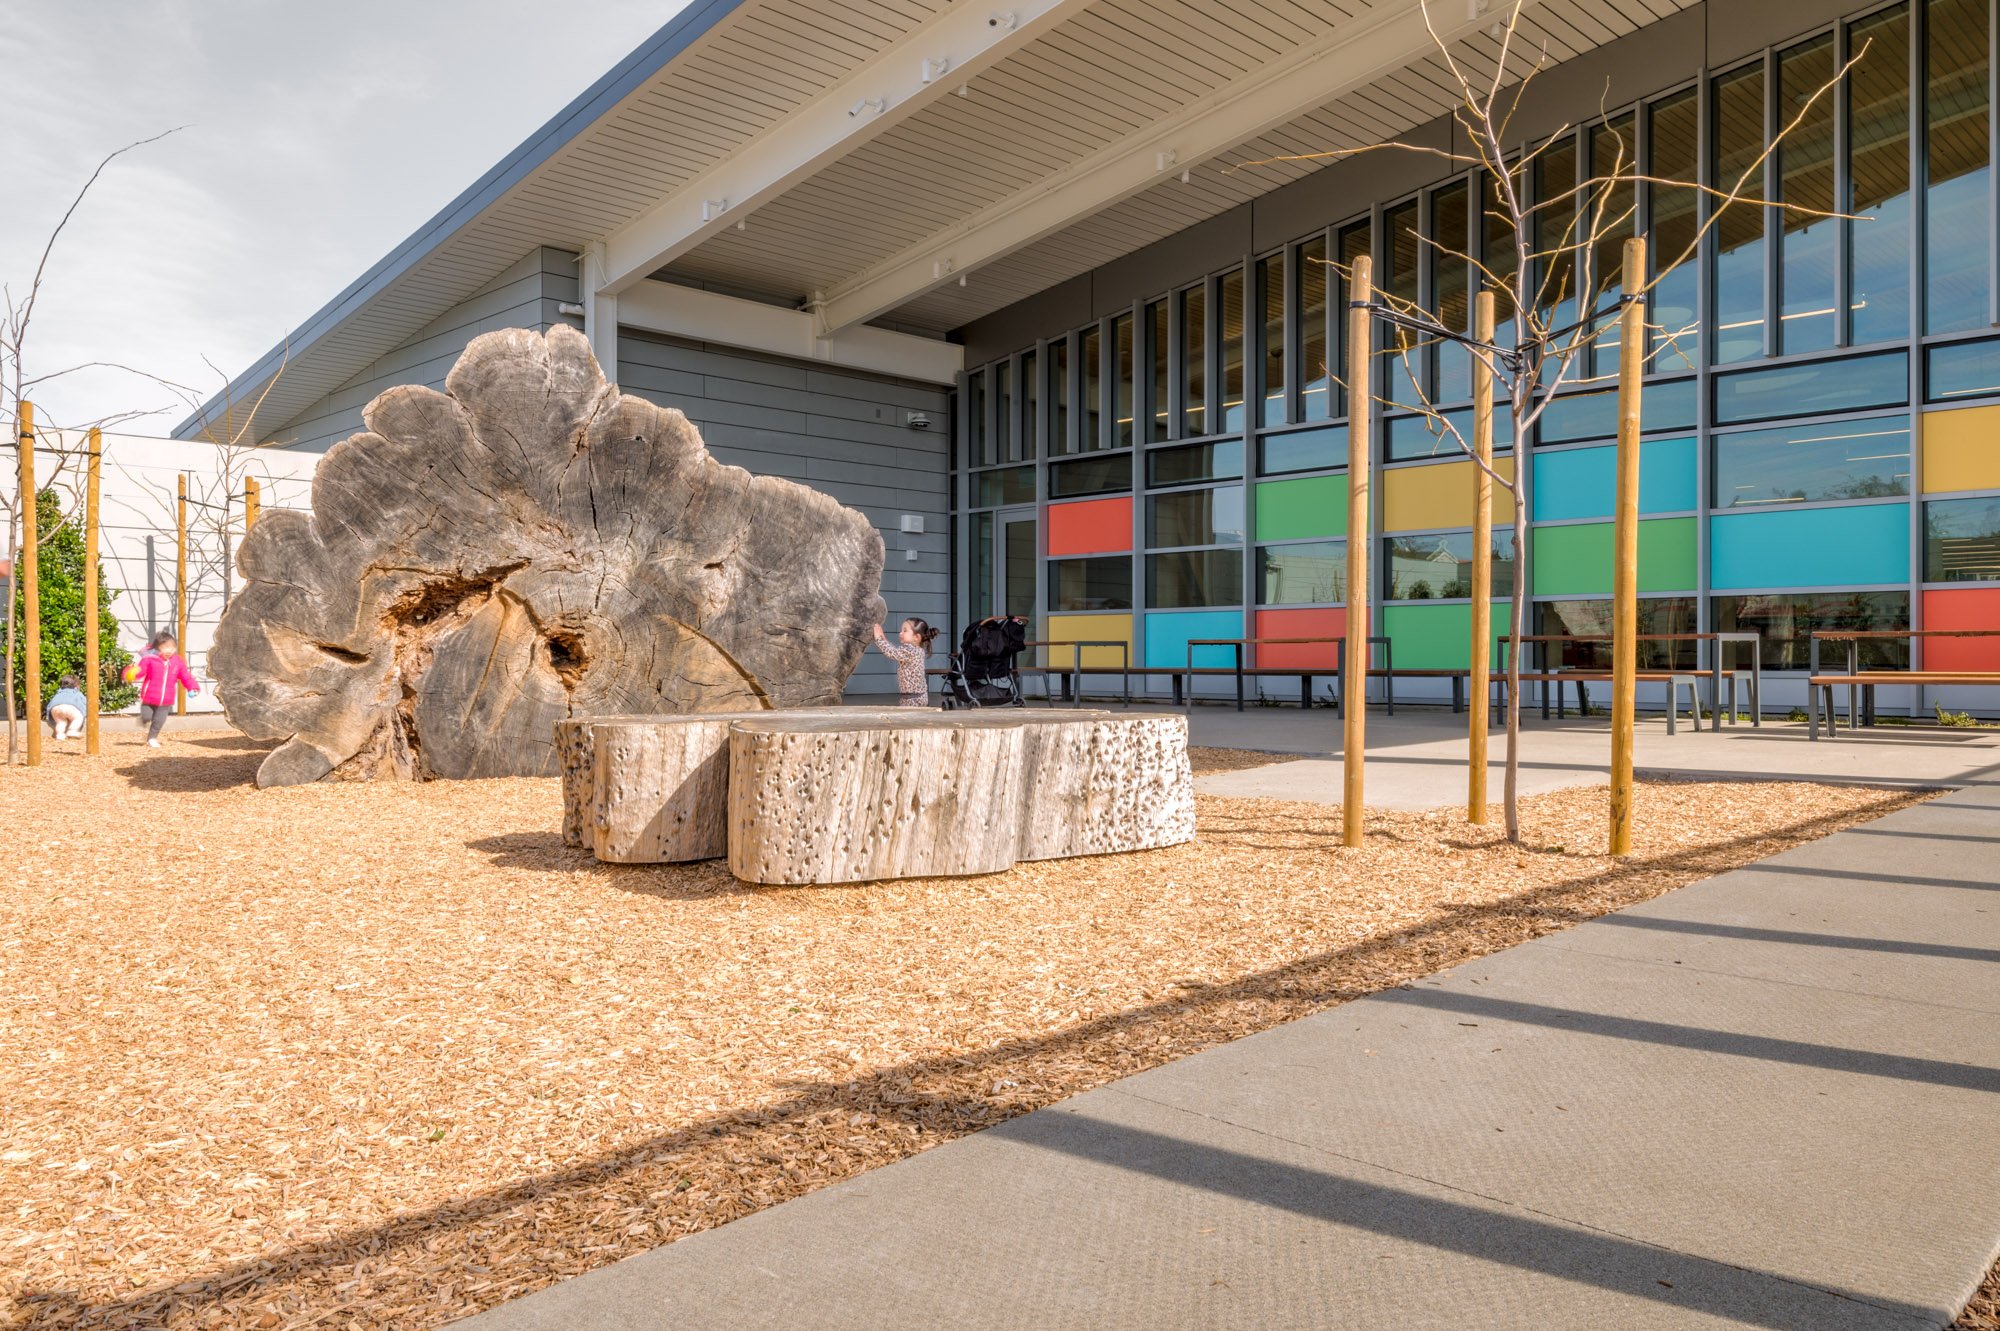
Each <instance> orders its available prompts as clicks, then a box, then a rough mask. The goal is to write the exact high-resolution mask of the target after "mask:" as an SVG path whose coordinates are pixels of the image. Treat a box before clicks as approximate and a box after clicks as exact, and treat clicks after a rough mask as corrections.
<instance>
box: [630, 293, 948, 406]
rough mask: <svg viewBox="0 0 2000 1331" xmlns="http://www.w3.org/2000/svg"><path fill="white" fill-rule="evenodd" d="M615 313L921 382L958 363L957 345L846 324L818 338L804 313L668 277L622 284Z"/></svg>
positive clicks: (649, 328) (655, 326)
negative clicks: (661, 279) (703, 289)
mask: <svg viewBox="0 0 2000 1331" xmlns="http://www.w3.org/2000/svg"><path fill="white" fill-rule="evenodd" d="M617 311H618V315H617V317H618V322H619V324H620V325H622V326H623V327H626V328H632V329H638V330H641V331H644V332H651V333H665V334H668V335H669V336H672V337H685V338H690V339H693V340H696V341H701V342H712V343H715V344H717V345H720V346H727V347H740V348H743V349H745V350H749V351H761V352H765V353H767V354H769V355H773V356H785V357H788V358H790V359H793V360H802V361H816V362H818V363H820V364H823V365H827V366H831V367H838V368H842V369H849V370H863V371H866V372H868V373H870V374H883V375H890V376H892V377H894V378H898V379H915V380H918V381H920V382H922V383H931V384H953V383H956V382H957V380H958V375H959V372H960V371H961V370H963V369H964V368H965V348H963V347H961V346H958V345H957V344H956V343H952V342H943V341H938V340H936V339H933V338H928V337H915V336H912V335H911V334H908V333H898V332H894V331H892V330H890V329H887V328H848V329H844V330H842V331H841V332H839V333H835V334H833V335H832V336H821V335H820V332H819V330H818V328H817V326H816V325H815V323H814V320H813V316H812V315H810V314H808V313H807V312H805V311H804V310H790V309H786V308H785V307H784V306H782V305H765V304H763V303H761V302H759V301H754V300H743V299H741V298H739V297H736V296H725V295H721V294H719V293H717V292H714V291H702V290H699V289H697V288H695V287H684V286H676V285H674V284H673V283H671V282H640V283H638V284H637V285H635V286H630V287H627V288H626V289H625V290H624V291H622V292H620V293H619V294H618V298H617Z"/></svg>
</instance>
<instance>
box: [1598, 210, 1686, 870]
mask: <svg viewBox="0 0 2000 1331" xmlns="http://www.w3.org/2000/svg"><path fill="white" fill-rule="evenodd" d="M1645 284H1646V242H1645V241H1644V240H1641V239H1640V238H1638V237H1636V236H1634V237H1633V238H1632V239H1630V240H1627V241H1626V242H1625V280H1624V292H1625V308H1624V309H1623V310H1621V311H1620V312H1619V317H1618V489H1617V496H1616V501H1615V506H1614V507H1613V509H1612V512H1613V514H1614V523H1615V525H1614V527H1613V532H1612V561H1611V853H1612V854H1613V855H1630V854H1631V853H1632V740H1633V735H1632V726H1633V710H1634V692H1635V690H1636V688H1637V678H1636V677H1637V674H1638V668H1639V639H1638V633H1639V381H1640V378H1641V376H1642V375H1643V374H1644V373H1645V368H1646V366H1645V358H1646V307H1645V304H1644V302H1643V301H1640V300H1637V299H1634V294H1633V293H1635V292H1639V291H1643V290H1644V289H1645ZM1667 705H1668V706H1670V707H1671V706H1672V705H1673V700H1672V699H1671V698H1669V699H1668V700H1667Z"/></svg>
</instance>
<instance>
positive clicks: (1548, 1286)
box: [461, 785, 2000, 1331]
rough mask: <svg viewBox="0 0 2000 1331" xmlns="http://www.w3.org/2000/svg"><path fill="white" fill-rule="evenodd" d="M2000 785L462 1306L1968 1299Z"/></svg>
mask: <svg viewBox="0 0 2000 1331" xmlns="http://www.w3.org/2000/svg"><path fill="white" fill-rule="evenodd" d="M1996 850H2000V788H1996V787H1995V786H1992V785H1977V786H1973V787H1970V788H1968V789H1966V790H1963V791H1960V792H1958V793H1955V794H1952V795H1949V796H1946V797H1943V798H1941V799H1939V800H1937V801H1934V802H1932V803H1929V804H1926V805H1922V806H1919V807H1917V808H1913V809H1909V810H1905V811H1903V812H1901V813H1897V814H1893V815H1891V816H1889V817H1887V818H1884V819H1881V820H1879V821H1878V822H1875V823H1872V824H1869V825H1867V826H1865V827H1860V828H1856V829H1853V830H1850V831H1847V832H1841V833H1838V834H1836V835H1835V836H1833V837H1830V838H1828V839H1826V840H1823V841H1819V842H1815V843H1813V844H1811V845H1807V846H1803V847H1800V848H1798V849H1796V850H1793V851H1790V852H1787V853H1785V854H1782V855H1779V856H1776V857H1774V858H1772V859H1770V860H1768V861H1765V862H1763V863H1760V864H1758V865H1755V866H1753V867H1750V868H1746V869H1740V870H1736V871H1734V872H1731V873H1727V874H1724V875H1722V876H1720V877H1717V878H1713V879H1710V880H1708V881H1706V882H1703V883H1699V884H1696V885H1694V886H1691V887H1687V888H1683V889H1681V890H1680V891H1677V892H1673V893H1669V894H1668V895H1667V896H1665V897H1662V898H1660V899H1658V900H1656V901H1653V902H1650V903H1647V904H1645V905H1642V906H1638V907H1634V908H1632V909H1629V910H1625V911H1621V912H1619V913H1617V914H1615V915H1611V916H1606V917H1604V918H1602V919H1599V920H1595V921H1592V922H1589V923H1585V924H1582V925H1579V926H1577V927H1576V928H1573V929H1570V930H1567V931H1565V932H1563V933H1559V934H1555V935H1552V936H1550V937H1548V938H1544V939H1541V940H1538V941H1536V942H1532V943H1528V944H1525V945H1523V946H1520V947H1516V948H1513V949H1511V950H1509V951H1506V952H1502V953H1498V954H1496V955H1494V956H1491V957H1487V958H1484V959H1482V960H1479V961H1476V962H1470V963H1467V964H1466V965H1464V966H1461V967H1459V968H1458V969H1456V970H1454V971H1450V972H1446V973H1444V974H1442V975H1438V976H1434V977H1432V978H1430V979H1428V980H1426V981H1423V982H1421V983H1419V984H1417V985H1414V986H1410V987H1407V988H1404V989H1398V990H1391V991H1388V992H1385V993H1382V994H1378V995H1375V996H1373V997H1370V998H1365V999H1361V1000H1358V1001H1356V1002H1352V1003H1349V1004H1346V1005H1345V1006H1342V1007H1339V1008H1335V1009H1332V1010H1330V1011H1328V1012H1325V1013H1322V1014H1320V1015H1317V1016H1314V1017H1309V1018H1306V1019H1304V1020H1301V1021H1297V1022H1293V1023H1291V1024H1290V1025H1287V1026H1283V1027H1280V1028H1278V1029H1275V1030H1272V1031H1268V1032H1265V1033H1264V1034H1261V1035H1256V1036H1252V1037H1250V1038H1248V1039H1244V1040H1239V1041H1236V1042H1235V1043H1233V1044H1229V1045H1226V1046H1223V1047H1221V1048H1218V1049H1214V1050H1211V1051H1209V1052H1207V1053H1203V1054H1198V1055H1195V1056H1194V1057H1191V1058H1187V1059H1183V1060H1181V1061H1179V1062H1177V1063H1173V1064H1169V1065H1167V1066H1165V1067H1162V1068H1158V1069H1155V1070H1154V1071H1151V1072H1147V1073H1143V1074H1140V1075H1138V1076H1135V1077H1129V1078H1127V1079H1125V1080H1123V1081H1119V1082H1116V1083H1113V1084H1112V1085H1109V1086H1107V1087H1104V1088H1102V1089H1100V1090H1097V1091H1093V1092H1090V1093H1088V1094H1085V1095H1081V1096H1078V1097H1076V1098H1074V1099H1072V1100H1069V1101H1066V1102H1064V1103H1062V1104H1060V1105H1057V1106H1054V1107H1052V1108H1050V1109H1046V1110H1043V1111H1041V1112H1038V1113H1034V1114H1030V1115H1027V1116H1025V1117H1023V1118H1020V1119H1016V1120H1014V1121H1013V1122H1011V1123H1008V1124H1005V1125H1002V1126H1001V1127H998V1128H994V1129H992V1130H990V1131H987V1132H982V1133H979V1134H976V1135H974V1136H971V1137H967V1138H964V1139H961V1140H959V1141H955V1142H951V1143H948V1144H946V1145H943V1146H940V1147H937V1148H935V1149H933V1150H931V1151H928V1152H926V1153H925V1154H923V1155H920V1156H917V1157H914V1158H912V1159H909V1160H906V1161H903V1162H901V1163H898V1164H893V1165H889V1166H887V1167H885V1168H882V1169H878V1170H875V1171H873V1172H870V1173H868V1174H865V1175H862V1176H860V1177H858V1178H855V1179H852V1180H850V1181H848V1182H846V1183H842V1184H838V1185H835V1186H833V1187H830V1188H826V1189H824V1190H822V1191H820V1192H817V1193H814V1194H811V1195H809V1196H806V1197H803V1198H800V1199H798V1200H796V1201H792V1202H788V1203H785V1204H783V1205H780V1206H777V1207H773V1208H772V1209H770V1210H768V1211H764V1212H761V1213H759V1214H756V1215H753V1216H750V1217H748V1218H746V1219H743V1220H739V1221H736V1222H735V1223H733V1224H730V1225H726V1226H724V1227H722V1228H720V1229H717V1230H713V1231H710V1232H707V1233H703V1234H697V1235H695V1236H693V1237H691V1238H687V1239H683V1240H681V1241H680V1242H678V1243H675V1244H672V1245H671V1246H668V1247H666V1248H662V1249H659V1250H657V1251H654V1252H651V1253H647V1254H644V1255H642V1256H639V1257H635V1258H632V1259H629V1260H627V1261H624V1262H621V1263H619V1264H617V1265H615V1266H611V1267H608V1268H606V1269H604V1270H602V1271H599V1272H595V1273H593V1274H591V1275H587V1276H584V1277H582V1278H580V1279H577V1280H573V1281H570V1282H568V1283H566V1284H563V1285H559V1286H556V1287H555V1288H552V1289H550V1290H547V1291H544V1292H543V1293H541V1294H537V1295H532V1296H529V1297H527V1298H524V1299H521V1300H519V1301H517V1302H515V1303H512V1304H508V1305H505V1306H503V1307H501V1308H498V1309H495V1310H494V1311H492V1312H489V1313H486V1314H483V1315H481V1316H479V1317H476V1318H472V1319H469V1320H468V1321H467V1322H464V1323H461V1325H462V1326H465V1327H467V1328H470V1329H474V1331H556V1329H557V1328H562V1329H563V1331H570V1329H572V1328H663V1329H664V1328H675V1329H676V1331H684V1329H692V1328H703V1327H717V1328H720V1327H730V1328H744V1327H813V1328H819V1329H823V1331H833V1329H835V1328H902V1327H908V1328H919V1327H923V1328H929V1327H949V1328H959V1327H965V1328H973V1327H977V1328H1012V1327H1019V1328H1068V1327H1076V1328H1093V1329H1098V1328H1133V1329H1134V1331H1137V1329H1139V1328H1145V1329H1146V1331H1159V1329H1162V1328H1181V1327H1186V1328H1196V1327H1202V1328H1214V1327H1228V1328H1236V1327H1242V1328H1253V1327H1254V1328H1294V1327H1296V1328H1307V1327H1312V1328H1357V1329H1359V1328H1367V1329H1368V1331H1376V1329H1378V1328H1394V1329H1396V1331H1402V1329H1404V1328H1428V1327H1436V1328H1466V1327H1479V1328H1534V1329H1536V1331H1542V1329H1543V1328H1570V1327H1574V1328H1589V1329H1590V1331H1611V1329H1613V1328H1626V1327H1647V1328H1654V1327H1658V1328H1694V1327H1704V1328H1713V1327H1746V1326H1747V1327H1769V1328H1797V1329H1798V1331H1839V1329H1842V1328H1915V1327H1938V1326H1941V1325H1943V1324H1944V1323H1946V1322H1948V1321H1950V1320H1951V1318H1952V1317H1953V1316H1954V1315H1955V1314H1956V1312H1957V1310H1958V1308H1959V1306H1960V1305H1961V1303H1962V1302H1963V1300H1964V1299H1965V1298H1966V1297H1968V1296H1969V1295H1970V1293H1971V1291H1972V1290H1973V1289H1974V1288H1975V1286H1976V1285H1977V1283H1978V1281H1979V1279H1980V1278H1981V1276H1982V1275H1983V1274H1984V1272H1985V1270H1986V1268H1987V1266H1988V1265H1989V1264H1990V1263H1991V1261H1992V1260H1993V1258H1994V1255H1995V1249H1996V1246H2000V855H1996V853H1995V851H1996Z"/></svg>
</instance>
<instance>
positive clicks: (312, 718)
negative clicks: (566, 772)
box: [210, 328, 884, 785]
mask: <svg viewBox="0 0 2000 1331" xmlns="http://www.w3.org/2000/svg"><path fill="white" fill-rule="evenodd" d="M445 389H446V391H445V392H443V393H439V392H436V391H434V390H431V389H428V388H422V387H415V386H406V387H399V388H393V389H390V390H389V391H388V392H386V393H383V394H382V395H381V396H380V397H377V398H376V399H375V400H374V401H373V402H371V403H370V404H369V406H368V408H367V410H366V411H365V413H364V417H365V419H366V421H367V425H368V429H367V430H366V431H365V432H364V433H361V434H357V435H355V436H353V437H352V438H350V439H348V440H347V441H345V442H344V443H341V444H339V445H336V446H335V447H334V448H333V450H332V451H330V452H329V453H328V454H327V455H326V457H325V459H324V460H322V462H321V463H320V466H319V469H318V472H317V474H316V475H315V477H314V480H313V511H312V514H311V516H310V517H308V516H306V515H303V514H298V513H287V512H272V513H267V514H264V515H263V516H262V518H261V519H260V521H259V522H258V523H257V525H256V527H255V528H254V529H252V531H251V532H250V533H249V535H248V536H247V537H246V538H245V540H244V542H243V545H242V548H241V552H240V554H239V557H238V562H239V567H240V569H241V571H242V573H243V575H244V577H245V578H246V580H247V586H245V587H244V589H243V590H242V591H240V592H238V593H237V594H236V595H235V596H234V597H232V599H231V602H230V605H229V608H228V609H227V611H225V613H224V616H223V620H222V624H221V625H220V627H219V628H218V630H217V634H216V641H215V648H214V651H213V653H212V654H211V656H210V670H211V672H212V674H213V675H214V677H215V679H216V682H217V686H218V692H219V693H220V695H221V698H222V702H223V706H224V709H225V711H226V712H227V713H228V716H229V719H230V721H231V723H232V724H233V725H235V726H236V727H237V728H238V729H240V730H242V731H243V732H244V733H246V734H248V735H250V736H252V737H253V738H258V739H271V740H282V741H284V743H282V744H281V745H280V747H279V748H277V749H276V750H275V751H274V752H273V753H272V754H271V756H270V758H269V759H267V760H266V762H265V764H264V766H263V767H262V768H261V769H260V771H259V773H258V782H259V784H260V785H279V784H291V783H295V782H299V781H313V780H320V779H324V778H328V777H335V778H360V779H368V778H378V777H405V778H415V779H426V778H432V777H481V776H514V775H548V774H552V773H554V772H556V771H557V770H558V769H559V767H560V766H561V765H562V759H561V758H560V756H559V755H558V753H557V750H556V743H555V734H554V723H555V722H557V721H559V720H564V719H568V718H572V717H588V716H596V715H611V714H635V713H654V714H657V713H697V712H698V713H706V712H720V711H743V710H754V709H764V708H773V707H802V706H812V705H819V704H828V703H832V702H834V701H836V700H837V699H838V698H839V696H840V691H841V688H842V686H843V685H844V684H845V682H846V680H847V677H848V676H849V675H850V674H851V673H852V672H853V670H854V666H855V664H856V663H857V661H858V660H859V658H860V655H861V652H862V650H863V648H864V647H865V646H866V645H867V640H868V631H869V626H870V625H872V624H875V623H878V622H879V621H880V619H881V617H882V614H883V609H884V607H883V603H882V600H881V598H880V596H879V595H877V591H878V588H879V586H880V582H881V571H882V541H881V538H880V536H878V535H877V534H876V532H875V531H874V530H873V529H872V527H870V525H869V523H868V521H867V519H866V518H865V517H864V516H862V515H861V514H859V513H857V512H854V511H853V510H851V509H847V508H844V507H842V506H841V505H839V504H838V503H836V502H834V501H833V500H832V499H830V498H828V497H827V496H825V495H822V494H819V493H817V492H815V491H813V490H810V489H808V488H806V487H804V486H801V485H797V484H795V483H793V482H790V481H786V480H781V479H778V478H775V477H764V476H755V477H753V476H751V475H750V474H749V473H748V472H746V471H743V470H742V469H741V468H737V467H729V466H725V465H723V464H721V463H719V462H717V461H715V460H714V459H713V458H712V457H710V456H709V454H708V450H707V449H706V447H704V445H703V444H702V441H701V438H700V435H699V434H698V433H697V432H696V430H695V429H694V427H693V426H692V425H690V424H689V423H688V421H687V419H686V418H685V417H684V416H682V415H681V414H680V413H679V412H677V411H673V410H670V409H666V408H662V407H658V406H655V405H653V404H652V403H650V402H647V401H645V400H644V399H642V398H636V397H626V396H622V395H620V394H619V392H618V391H617V389H616V388H614V387H611V386H609V385H607V384H606V383H605V382H604V378H603V376H602V374H600V373H599V371H598V368H597V364H596V362H595V361H594V360H593V359H592V358H591V355H590V349H589V345H588V344H587V343H586V342H585V341H584V339H583V338H582V336H581V335H580V334H578V333H576V332H575V331H574V330H572V329H568V328H555V329H551V330H550V331H549V333H548V334H547V335H546V336H544V335H543V334H540V333H535V332H531V331H527V330H521V329H513V330H508V331H505V332H499V333H489V334H487V335H485V336H483V337H480V338H477V339H475V340H474V341H473V342H472V343H471V345H469V346H468V347H467V348H466V350H465V353H464V355H463V356H461V357H460V359H459V362H458V364H457V365H456V366H455V367H453V369H452V372H451V374H450V376H449V377H448V378H447V380H446V383H445Z"/></svg>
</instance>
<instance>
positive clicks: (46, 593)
mask: <svg viewBox="0 0 2000 1331" xmlns="http://www.w3.org/2000/svg"><path fill="white" fill-rule="evenodd" d="M35 522H36V525H37V526H38V527H39V529H40V536H41V557H40V559H38V560H37V561H36V570H37V572H38V573H39V574H40V578H41V586H40V587H39V589H38V590H39V591H40V594H41V595H40V599H41V604H42V702H43V704H44V705H46V704H47V702H48V698H49V695H50V694H52V693H54V692H55V690H56V681H58V680H60V679H61V678H62V677H63V676H64V675H75V676H76V677H77V678H79V679H81V678H83V654H84V646H85V641H84V636H83V632H84V630H83V529H82V528H81V527H79V526H78V525H77V524H75V523H73V522H68V521H65V520H64V518H63V513H62V505H61V503H60V502H59V501H58V500H57V498H56V493H55V491H53V490H44V491H42V492H41V493H40V494H39V495H37V496H36V501H35ZM111 595H112V593H111V589H110V587H109V586H107V585H106V584H105V581H104V566H103V564H102V563H99V565H98V568H97V664H98V669H99V672H100V673H99V685H98V687H99V690H100V692H99V694H98V708H99V709H100V710H101V711H105V712H115V711H117V710H118V709H119V708H121V707H125V706H127V705H129V704H130V703H131V702H132V700H133V699H135V698H137V697H138V696H139V690H138V689H136V688H134V687H133V686H132V685H130V684H127V683H125V682H124V681H123V679H121V678H120V675H121V674H122V672H123V671H124V669H125V667H126V666H127V665H128V664H129V663H130V662H131V660H132V658H131V656H130V655H129V654H128V653H127V652H126V651H125V650H124V649H123V648H121V647H120V646H119V645H118V616H116V615H114V614H112V613H111ZM26 623H27V595H26V589H25V588H23V587H22V586H21V585H20V584H19V581H18V580H17V581H16V583H15V587H14V631H15V633H16V634H19V633H20V632H21V631H22V628H23V626H25V625H26ZM13 688H14V707H15V710H16V714H17V715H18V714H20V713H21V712H22V711H23V710H24V709H25V708H26V707H27V698H28V654H27V652H26V651H24V650H22V645H21V643H20V641H19V639H18V638H17V639H16V642H15V647H14V679H13ZM35 719H37V720H39V719H40V718H35Z"/></svg>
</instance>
